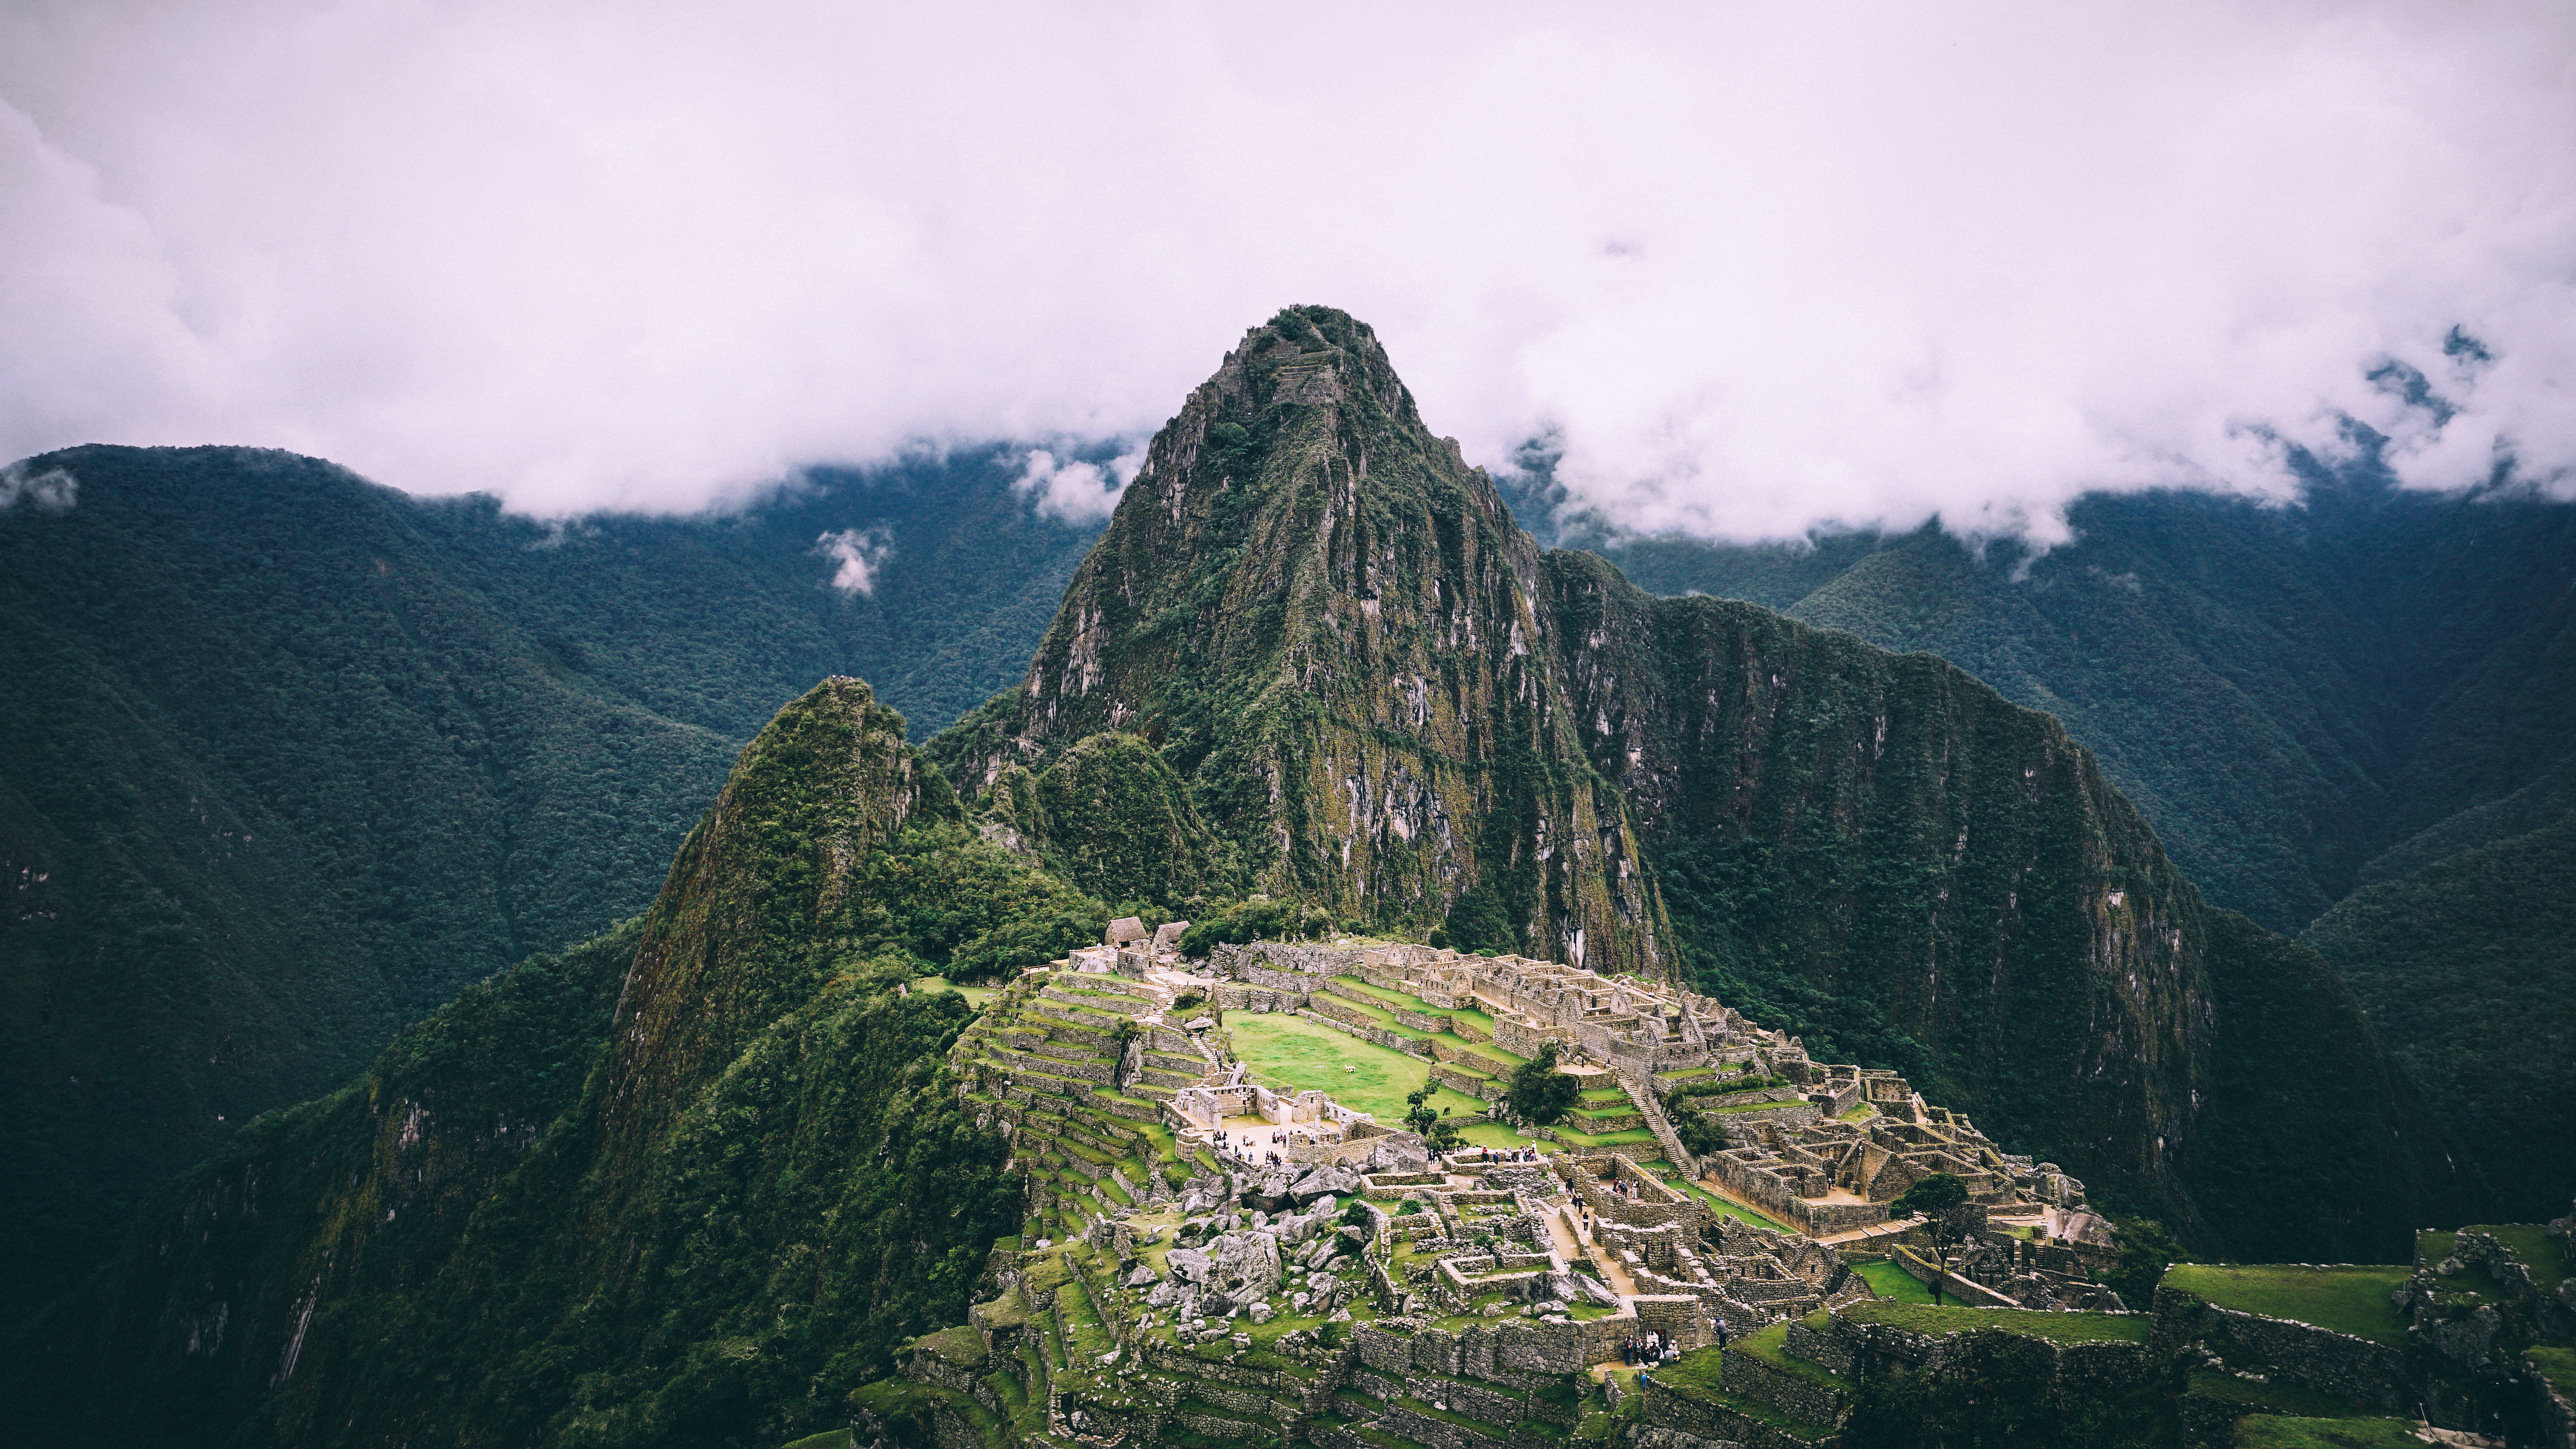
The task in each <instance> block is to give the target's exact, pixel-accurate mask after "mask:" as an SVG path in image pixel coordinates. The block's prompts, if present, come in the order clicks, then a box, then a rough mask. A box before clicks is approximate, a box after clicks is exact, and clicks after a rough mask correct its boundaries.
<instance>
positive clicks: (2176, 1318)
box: [2154, 1287, 2408, 1410]
mask: <svg viewBox="0 0 2576 1449" xmlns="http://www.w3.org/2000/svg"><path fill="white" fill-rule="evenodd" d="M2154 1342H2155V1344H2156V1346H2157V1348H2158V1349H2160V1350H2161V1351H2162V1352H2163V1353H2164V1354H2165V1355H2166V1356H2167V1357H2170V1356H2172V1355H2173V1354H2176V1353H2180V1352H2181V1351H2182V1350H2183V1349H2184V1348H2185V1347H2186V1346H2188V1345H2190V1344H2193V1343H2203V1344H2207V1345H2208V1346H2209V1347H2210V1348H2211V1349H2212V1350H2213V1351H2214V1352H2216V1353H2217V1354H2218V1356H2219V1357H2220V1358H2222V1359H2224V1360H2225V1361H2226V1363H2227V1366H2228V1367H2229V1368H2233V1369H2246V1368H2256V1367H2261V1368H2264V1369H2267V1370H2269V1371H2271V1372H2272V1373H2275V1374H2277V1375H2278V1376H2280V1377H2281V1378H2284V1379H2288V1380H2289V1381H2290V1382H2292V1383H2296V1384H2304V1385H2306V1386H2307V1387H2309V1388H2312V1389H2320V1390H2323V1391H2324V1392H2326V1393H2329V1394H2339V1395H2341V1396H2343V1397H2344V1398H2347V1399H2353V1400H2356V1401H2358V1402H2360V1403H2364V1404H2369V1405H2372V1406H2374V1407H2377V1408H2381V1409H2387V1410H2396V1409H2398V1408H2400V1407H2402V1406H2403V1405H2404V1403H2405V1399H2406V1393H2405V1388H2406V1384H2407V1382H2408V1375H2407V1372H2406V1355H2405V1353H2404V1351H2403V1350H2401V1349H2396V1348H2392V1347H2390V1346H2389V1345H2387V1344H2384V1343H2373V1342H2371V1341H2370V1340H2369V1339H2366V1338H2355V1337H2353V1336H2352V1335H2350V1334H2346V1333H2336V1332H2334V1331H2333V1330H2331V1329H2324V1328H2319V1327H2317V1326H2316V1325H2314V1324H2310V1323H2299V1322H2296V1321H2293V1320H2291V1319H2286V1318H2266V1317H2264V1316H2263V1315H2261V1314H2258V1313H2246V1312H2242V1311H2240V1310H2237V1309H2233V1308H2221V1307H2219V1306H2218V1305H2216V1304H2214V1303H2210V1302H2208V1301H2206V1300H2204V1299H2202V1298H2200V1297H2198V1296H2196V1295H2194V1294H2190V1293H2186V1292H2184V1291H2182V1290H2181V1289H2179V1288H2169V1287H2159V1288H2157V1289H2156V1333H2155V1339H2154Z"/></svg>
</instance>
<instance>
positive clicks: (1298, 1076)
mask: <svg viewBox="0 0 2576 1449" xmlns="http://www.w3.org/2000/svg"><path fill="white" fill-rule="evenodd" d="M1226 1030H1227V1031H1229V1032H1231V1033H1233V1035H1234V1053H1235V1055H1236V1056H1238V1057H1241V1058H1242V1059H1243V1060H1244V1061H1246V1062H1249V1063H1250V1064H1251V1066H1252V1074H1253V1075H1254V1076H1255V1077H1258V1078H1260V1080H1261V1082H1262V1084H1263V1085H1264V1086H1267V1087H1269V1088H1270V1089H1271V1090H1272V1091H1274V1092H1275V1091H1281V1090H1295V1091H1304V1090H1306V1089H1307V1088H1309V1087H1315V1088H1321V1089H1322V1090H1323V1091H1325V1092H1328V1093H1330V1094H1331V1095H1332V1098H1333V1100H1334V1101H1336V1102H1339V1103H1341V1104H1342V1105H1343V1106H1345V1107H1349V1108H1352V1109H1354V1110H1356V1111H1361V1112H1366V1113H1368V1114H1369V1115H1370V1116H1372V1117H1375V1118H1376V1119H1377V1120H1378V1122H1379V1123H1380V1124H1381V1125H1383V1126H1388V1127H1401V1126H1402V1125H1404V1113H1405V1106H1404V1099H1405V1096H1406V1094H1408V1093H1410V1092H1414V1091H1417V1090H1419V1089H1420V1088H1421V1087H1422V1086H1423V1085H1424V1084H1425V1083H1427V1082H1429V1081H1430V1080H1431V1066H1432V1064H1431V1063H1429V1062H1427V1061H1424V1060H1423V1059H1422V1058H1420V1057H1417V1056H1411V1055H1408V1054H1406V1053H1404V1052H1399V1051H1389V1050H1388V1049H1387V1048H1385V1047H1382V1046H1379V1045H1377V1044H1375V1043H1373V1042H1365V1041H1362V1040H1360V1039H1359V1038H1358V1037H1355V1036H1351V1035H1348V1034H1346V1033H1343V1032H1338V1031H1335V1030H1333V1029H1332V1028H1331V1027H1329V1026H1323V1025H1319V1024H1318V1023H1315V1022H1311V1021H1308V1020H1306V1019H1305V1018H1304V1017H1302V1016H1290V1015H1288V1014H1286V1013H1285V1012H1271V1013H1268V1014H1260V1013H1254V1012H1235V1013H1233V1014H1232V1015H1230V1016H1228V1017H1227V1018H1226ZM1344 1067H1350V1068H1352V1070H1350V1071H1347V1072H1346V1071H1343V1070H1342V1068H1344ZM1430 1105H1431V1108H1432V1110H1434V1111H1438V1110H1439V1109H1440V1108H1443V1107H1446V1108H1448V1109H1449V1113H1450V1115H1451V1116H1453V1117H1463V1116H1466V1115H1468V1114H1470V1113H1477V1114H1481V1113H1482V1112H1483V1111H1484V1110H1485V1104H1484V1103H1482V1102H1480V1101H1478V1100H1476V1099H1475V1098H1473V1097H1470V1096H1468V1095H1466V1094H1465V1093H1463V1092H1459V1091H1456V1090H1454V1089H1452V1088H1449V1087H1442V1088H1440V1089H1439V1091H1438V1092H1437V1093H1436V1094H1435V1095H1434V1096H1433V1097H1432V1098H1431V1103H1430Z"/></svg>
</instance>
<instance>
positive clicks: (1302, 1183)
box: [1289, 1162, 1360, 1207]
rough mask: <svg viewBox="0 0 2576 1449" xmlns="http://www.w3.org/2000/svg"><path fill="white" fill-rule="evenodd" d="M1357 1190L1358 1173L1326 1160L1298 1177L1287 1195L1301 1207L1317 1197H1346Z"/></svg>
mask: <svg viewBox="0 0 2576 1449" xmlns="http://www.w3.org/2000/svg"><path fill="white" fill-rule="evenodd" d="M1359 1190H1360V1179H1359V1174H1358V1173H1355V1172H1352V1171H1351V1170H1350V1169H1348V1168H1345V1167H1343V1166H1342V1165H1341V1164H1339V1163H1332V1162H1328V1163H1325V1164H1324V1165H1323V1166H1321V1167H1318V1168H1316V1169H1315V1170H1314V1171H1312V1172H1309V1173H1307V1174H1306V1175H1305V1176H1304V1177H1301V1178H1299V1179H1298V1180H1297V1185H1296V1186H1295V1187H1292V1188H1290V1189H1289V1195H1290V1196H1292V1197H1294V1198H1296V1199H1297V1203H1298V1205H1299V1206H1301V1207H1302V1206H1305V1205H1306V1204H1309V1203H1312V1202H1313V1201H1315V1199H1317V1198H1319V1197H1324V1196H1327V1195H1334V1194H1338V1195H1341V1196H1345V1197H1346V1196H1348V1195H1350V1194H1351V1193H1355V1192H1357V1191H1359Z"/></svg>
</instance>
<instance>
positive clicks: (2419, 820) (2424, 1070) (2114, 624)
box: [1507, 458, 2576, 1216]
mask: <svg viewBox="0 0 2576 1449" xmlns="http://www.w3.org/2000/svg"><path fill="white" fill-rule="evenodd" d="M1539 461H1540V462H1541V463H1542V464H1543V460H1539ZM2308 479H2309V481H2308V487H2307V491H2306V493H2305V495H2304V497H2303V499H2302V500H2301V501H2300V502H2298V503H2297V504H2295V505H2293V506H2288V507H2265V506H2261V505H2257V504H2254V503H2250V502H2246V501H2243V500H2239V499H2230V498H2221V497H2215V496H2212V495H2208V494H2200V493H2145V494H2130V495H2117V496H2113V495H2091V496H2088V497H2086V498H2084V499H2082V500H2081V501H2079V502H2078V503H2077V504H2076V505H2075V507H2074V508H2073V510H2072V512H2071V514H2070V521H2071V522H2072V523H2073V525H2074V528H2075V531H2076V535H2077V536H2076V539H2075V541H2074V542H2072V543H2070V544H2067V545H2063V546H2060V547H2058V548H2056V549H2053V550H2050V551H2049V552H2047V553H2045V554H2043V555H2038V556H2032V555H2031V554H2029V553H2028V552H2026V551H2024V550H2023V549H2022V548H2021V547H2020V546H2019V545H2017V544H2015V543H2013V542H2011V541H1996V542H1992V543H1988V544H1986V545H1984V546H1983V547H1982V549H1979V548H1975V547H1972V546H1970V545H1968V544H1963V543H1962V542H1961V541H1959V540H1958V539H1956V538H1953V537H1951V536H1950V535H1947V534H1945V533H1942V532H1941V531H1940V530H1939V529H1938V528H1937V527H1927V528H1925V529H1923V530H1921V531H1919V532H1915V533H1911V534H1903V535H1882V534H1872V533H1848V532H1846V533H1820V534H1818V535H1816V536H1815V537H1814V538H1812V539H1811V540H1810V541H1809V542H1808V543H1807V544H1805V545H1802V546H1780V545H1768V546H1756V547H1741V546H1725V545H1711V544H1707V543H1703V542H1700V541H1696V540H1685V539H1638V538H1619V537H1606V536H1604V535H1602V534H1600V533H1599V532H1598V531H1595V530H1590V529H1588V528H1586V527H1585V526H1584V525H1583V524H1582V522H1581V521H1580V520H1573V521H1572V525H1571V527H1570V528H1569V529H1568V532H1569V533H1570V534H1572V535H1573V536H1574V537H1577V538H1579V539H1582V540H1583V541H1585V542H1587V543H1588V544H1589V545H1590V546H1592V547H1594V548H1596V549H1597V550H1598V551H1600V552H1601V553H1603V554H1604V556H1606V557H1608V558H1610V559H1612V560H1614V561H1616V562H1617V563H1618V564H1619V565H1620V566H1621V567H1622V568H1623V569H1624V570H1626V571H1627V572H1628V574H1629V575H1630V577H1632V578H1634V579H1636V580H1637V581H1638V582H1639V583H1641V584H1643V585H1645V586H1646V587H1648V588H1650V589H1652V590H1654V591H1656V592H1658V593H1665V594H1684V593H1691V592H1698V593H1706V594H1711V595H1716V596H1719V597H1725V598H1738V599H1747V600H1751V601H1753V602H1756V603H1760V604H1763V605H1765V606H1767V607H1770V608H1775V609H1779V610H1781V611H1783V612H1785V613H1786V614H1788V615H1789V616H1790V617H1792V618H1795V619H1800V620H1804V621H1806V622H1809V623H1814V624H1820V625H1825V626H1828V627H1832V628H1838V629H1847V630H1849V631H1851V632H1852V633H1855V634H1857V635H1859V636H1860V637H1862V638H1864V639H1867V640H1869V641H1870V642H1871V643H1873V644H1877V645H1879V646H1881V647H1883V648H1887V649H1895V650H1928V651H1930V652H1932V653H1935V654H1938V655H1940V656H1941V657H1942V658H1944V659H1947V660H1949V661H1950V662H1952V663H1954V664H1957V665H1959V666H1960V667H1962V668H1964V669H1967V670H1968V671H1969V672H1971V673H1973V674H1975V675H1976V676H1977V677H1978V678H1980V679H1983V680H1985V681H1986V682H1987V683H1989V684H1992V685H1994V686H1995V687H1996V688H1997V689H1998V690H2000V691H2002V692H2003V694H2004V695H2005V696H2006V697H2007V698H2010V699H2012V700H2014V701H2015V702H2017V703H2020V704H2024V705H2028V706H2030V707H2032V708H2035V709H2044V710H2047V711H2048V712H2050V713H2052V714H2054V715H2056V716H2057V717H2058V718H2060V719H2061V720H2063V721H2064V722H2065V723H2066V726H2067V729H2068V732H2069V733H2070V734H2072V735H2073V736H2074V737H2075V738H2076V739H2078V740H2081V741H2083V742H2084V744H2085V745H2086V746H2088V747H2089V748H2091V749H2092V750H2094V751H2095V752H2096V753H2097V754H2098V755H2099V756H2100V758H2101V761H2102V768H2103V771H2104V773H2105V774H2106V775H2108V776H2109V778H2110V779H2111V780H2112V782H2113V783H2115V784H2117V785H2118V786H2119V787H2120V788H2121V790H2122V791H2123V792H2124V793H2125V794H2127V795H2128V796H2129V797H2130V798H2131V799H2133V800H2135V801H2136V802H2137V804H2138V807H2139V809H2140V811H2141V812H2142V813H2143V814H2144V815H2145V816H2146V817H2147V818H2148V819H2149V820H2150V821H2152V822H2153V823H2154V825H2155V827H2156V832H2157V835H2158V837H2159V839H2160V840H2161V841H2162V842H2163V843H2164V845H2165V847H2166V848H2167V849H2168V850H2170V851H2171V852H2172V853H2173V856H2174V858H2175V860H2176V861H2177V862H2178V863H2180V864H2181V865H2182V866H2183V868H2184V869H2185V871H2186V872H2187V873H2188V874H2190V875H2191V877H2192V878H2193V880H2195V881H2196V882H2198V883H2199V884H2200V885H2201V887H2202V888H2203V889H2204V890H2205V891H2206V892H2207V893H2208V895H2209V897H2210V899H2211V900H2213V901H2214V902H2216V903H2218V904H2220V905H2225V906H2229V907H2232V908H2235V909H2237V910H2241V911H2243V912H2245V913H2246V914H2247V915H2248V916H2251V917H2253V918H2254V919H2255V920H2256V921H2258V922H2259V923H2261V924H2263V925H2265V926H2268V927H2270V928H2271V929H2273V930H2276V931H2283V932H2289V933H2294V934H2295V933H2300V932H2305V933H2306V934H2305V936H2304V939H2305V940H2307V941H2308V943H2309V944H2311V945H2313V946H2315V947H2316V948H2317V949H2319V950H2320V951H2322V952H2324V953H2325V955H2326V956H2327V957H2328V958H2329V959H2330V960H2331V961H2332V962H2333V963H2334V964H2335V966H2336V968H2337V969H2338V971H2339V972H2340V973H2341V974H2342V975H2343V976H2344V978H2345V979H2346V980H2347V981H2349V982H2350V983H2351V985H2352V987H2353V989H2354V990H2355V991H2356V992H2357V993H2358V995H2359V998H2360V1000H2361V1001H2362V1003H2363V1005H2364V1007H2365V1008H2366V1009H2367V1010H2368V1012H2369V1013H2370V1016H2371V1019H2372V1021H2373V1022H2374V1023H2375V1024H2376V1025H2377V1026H2378V1028H2379V1031H2380V1033H2381V1034H2382V1036H2383V1037H2384V1038H2385V1039H2386V1040H2387V1041H2388V1042H2389V1043H2390V1044H2391V1045H2392V1046H2393V1047H2394V1048H2396V1050H2397V1051H2398V1053H2399V1054H2400V1056H2401V1057H2402V1058H2403V1059H2404V1060H2405V1061H2406V1062H2407V1063H2408V1064H2409V1065H2410V1067H2412V1068H2413V1070H2414V1071H2415V1073H2416V1074H2417V1075H2418V1077H2419V1079H2420V1080H2421V1081H2423V1082H2424V1083H2425V1085H2426V1087H2427V1088H2428V1090H2429V1091H2430V1092H2431V1094H2432V1096H2433V1098H2434V1100H2435V1102H2436V1104H2437V1105H2439V1106H2441V1107H2442V1108H2444V1109H2445V1110H2446V1112H2447V1113H2448V1115H2449V1116H2450V1117H2451V1119H2452V1120H2453V1121H2454V1122H2455V1123H2456V1124H2457V1125H2458V1127H2459V1128H2460V1130H2461V1131H2462V1132H2463V1134H2464V1135H2465V1136H2466V1138H2467V1140H2468V1141H2469V1143H2470V1145H2471V1147H2472V1149H2473V1150H2474V1151H2475V1152H2476V1153H2477V1154H2478V1156H2479V1158H2480V1160H2481V1161H2482V1162H2483V1163H2484V1164H2485V1165H2486V1167H2487V1172H2488V1176H2489V1178H2490V1179H2491V1181H2492V1182H2493V1184H2494V1185H2495V1186H2496V1188H2497V1190H2498V1191H2500V1192H2502V1193H2504V1194H2505V1195H2506V1197H2505V1200H2506V1201H2507V1202H2508V1203H2510V1204H2511V1208H2510V1211H2512V1212H2514V1213H2518V1214H2521V1215H2524V1216H2533V1215H2541V1216H2546V1215H2548V1214H2549V1213H2554V1212H2555V1211H2557V1204H2559V1203H2560V1202H2562V1201H2563V1200H2564V1199H2565V1198H2566V1197H2567V1196H2568V1194H2569V1193H2570V1192H2571V1191H2576V1142H2570V1141H2568V1140H2566V1138H2565V1134H2538V1136H2539V1137H2543V1138H2547V1139H2548V1140H2546V1141H2543V1140H2536V1138H2535V1134H2533V1133H2531V1132H2530V1131H2529V1130H2528V1126H2527V1124H2528V1123H2530V1122H2531V1121H2533V1120H2534V1119H2535V1117H2536V1116H2538V1115H2542V1114H2545V1113H2547V1112H2548V1111H2550V1110H2551V1107H2550V1104H2551V1103H2554V1102H2558V1101H2562V1100H2565V1099H2566V1097H2567V1096H2568V1095H2569V1094H2570V1093H2571V1092H2576V962H2571V958H2570V956H2569V953H2568V950H2567V948H2566V946H2565V939H2566V937H2565V933H2564V932H2563V931H2562V930H2560V929H2559V928H2558V926H2557V925H2556V922H2557V921H2558V920H2559V919H2560V916H2561V913H2562V912H2563V910H2564V907H2563V905H2562V904H2561V903H2560V902H2559V900H2558V899H2557V895H2558V893H2557V892H2555V891H2553V890H2551V889H2550V888H2549V884H2548V883H2550V882H2552V881H2565V880H2567V879H2570V878H2571V877H2570V876H2569V874H2568V870H2567V865H2568V857H2567V847H2566V845H2565V836H2566V830H2567V828H2568V827H2570V826H2571V825H2576V817H2571V814H2570V812H2571V810H2576V506H2570V505H2567V504H2561V503H2553V502H2549V501H2546V500H2544V499H2540V498H2537V497H2534V496H2531V495H2530V494H2528V493H2515V492H2509V491H2508V492H2497V493H2490V494H2485V495H2474V496H2457V495H2428V494H2423V493H2416V492H2409V491H2405V490H2401V489H2398V488H2396V487H2394V486H2393V485H2392V484H2391V482H2390V480H2389V479H2388V477H2387V476H2386V474H2385V471H2384V470H2383V469H2381V468H2380V467H2378V466H2377V465H2376V463H2375V462H2374V461H2372V460H2370V459H2367V458H2366V459H2365V460H2364V461H2363V462H2362V463H2360V464H2358V465H2355V466H2352V467H2349V468H2346V469H2343V470H2341V471H2328V470H2326V469H2323V468H2321V467H2315V466H2311V467H2310V468H2309V472H2308ZM1507 482H1509V483H1510V484H1511V485H1512V487H1511V490H1510V496H1512V497H1513V498H1514V499H1515V502H1516V504H1517V506H1518V508H1519V511H1520V513H1521V514H1522V516H1524V517H1526V518H1530V519H1532V520H1534V521H1536V522H1537V523H1538V524H1539V526H1540V527H1541V528H1542V529H1545V528H1547V527H1549V526H1550V522H1551V519H1552V513H1551V504H1552V503H1553V502H1555V501H1557V499H1556V498H1555V497H1554V496H1552V494H1551V485H1550V484H1549V482H1548V480H1547V478H1546V475H1545V471H1544V468H1543V466H1541V467H1537V468H1533V469H1532V470H1531V471H1530V472H1529V473H1527V474H1525V475H1523V476H1521V477H1520V478H1517V479H1512V480H1507ZM2502 1021H2511V1022H2512V1023H2514V1026H2513V1028H2512V1029H2511V1030H2509V1031H2500V1030H2497V1029H2496V1024H2497V1023H2498V1022H2502Z"/></svg>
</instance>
